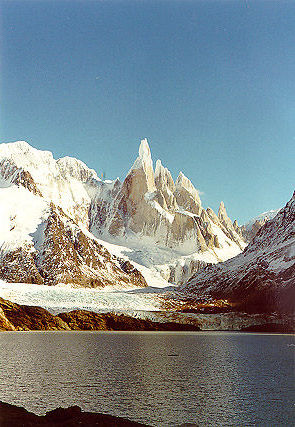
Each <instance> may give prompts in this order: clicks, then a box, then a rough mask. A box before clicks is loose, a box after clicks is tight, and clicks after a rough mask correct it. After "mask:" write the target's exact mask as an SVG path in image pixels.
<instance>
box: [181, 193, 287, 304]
mask: <svg viewBox="0 0 295 427" xmlns="http://www.w3.org/2000/svg"><path fill="white" fill-rule="evenodd" d="M294 248H295V193H294V194H293V197H292V198H291V200H290V201H289V202H288V203H287V205H286V206H285V207H284V208H283V209H281V210H280V211H279V213H278V214H277V215H276V216H275V218H274V219H272V220H270V221H268V222H266V223H265V224H264V225H263V226H262V227H261V228H260V230H259V231H258V233H257V234H256V236H255V237H254V239H253V240H252V241H251V242H250V244H249V245H248V246H247V247H246V249H245V250H244V251H243V253H241V254H240V255H237V256H236V257H234V258H232V259H230V260H228V261H226V262H224V263H219V264H216V265H214V266H213V265H212V266H208V267H206V268H205V269H204V270H203V271H202V272H199V273H197V274H195V275H194V276H193V277H192V278H191V279H190V280H189V281H188V282H187V283H186V284H185V285H184V286H183V287H182V289H181V295H182V296H184V297H188V298H189V297H197V298H205V299H206V298H216V299H221V298H222V299H227V300H228V301H231V302H232V303H235V304H236V305H237V307H240V309H246V310H253V311H279V312H280V311H287V312H294V309H295V306H294V301H295V251H294Z"/></svg>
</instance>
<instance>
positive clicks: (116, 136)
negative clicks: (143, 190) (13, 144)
mask: <svg viewBox="0 0 295 427" xmlns="http://www.w3.org/2000/svg"><path fill="white" fill-rule="evenodd" d="M0 8H1V31H0V39H1V40H0V42H1V82H0V84H1V117H0V118H1V125H0V138H1V142H8V141H15V140H26V141H27V142H29V143H30V144H31V145H33V146H35V147H36V148H39V149H47V150H50V151H52V152H53V154H54V156H55V157H56V158H58V157H61V156H64V155H71V156H74V157H78V158H79V159H81V160H83V161H84V162H85V163H86V164H87V165H88V166H90V167H92V168H94V169H95V170H96V171H97V172H98V173H102V172H104V173H105V174H106V177H107V178H109V179H112V178H116V177H117V176H119V177H120V178H121V179H123V178H124V176H125V174H126V173H127V172H128V170H129V168H130V166H131V164H132V163H133V161H134V160H135V158H136V156H137V150H138V145H139V142H140V139H142V138H144V137H147V138H148V140H149V143H150V147H151V150H152V155H153V159H154V161H156V160H157V158H160V159H161V160H162V163H163V164H164V165H165V166H166V167H168V168H169V169H170V171H171V172H172V175H173V177H174V178H176V177H177V175H178V172H179V171H180V170H181V171H182V172H183V173H184V174H185V175H187V176H188V177H189V178H190V179H191V181H192V182H193V183H194V185H195V186H196V187H197V188H198V189H200V190H201V191H202V192H203V193H204V194H203V195H202V197H201V198H202V201H203V205H204V206H205V207H206V206H211V207H212V208H213V209H214V210H217V209H218V205H219V202H220V200H223V201H224V203H225V205H226V207H227V210H228V213H229V215H230V216H231V218H232V219H235V218H237V219H238V221H239V223H243V222H244V221H246V220H247V219H249V218H251V217H253V216H255V215H257V214H259V213H261V212H263V211H266V210H269V209H275V208H279V207H281V206H283V205H284V204H285V203H286V202H287V200H288V199H289V198H290V197H291V194H292V192H293V189H294V181H295V180H294V176H295V174H294V159H295V148H294V147H295V25H294V22H295V2H293V1H283V0H281V1H271V0H268V1H260V0H256V1H254V0H252V1H251V0H247V1H246V0H245V1H244V0H240V1H239V0H232V1H222V0H218V1H205V0H204V1H198V0H194V1H188V0H179V1H177V0H172V1H169V0H146V1H144V0H142V1H140V0H138V1H132V0H122V1H112V0H109V1H95V0H92V1H87V0H83V1H82V0H81V1H71V0H56V1H54V0H50V1H46V0H39V1H38V0H35V1H30V0H22V1H17V0H9V1H1V0H0Z"/></svg>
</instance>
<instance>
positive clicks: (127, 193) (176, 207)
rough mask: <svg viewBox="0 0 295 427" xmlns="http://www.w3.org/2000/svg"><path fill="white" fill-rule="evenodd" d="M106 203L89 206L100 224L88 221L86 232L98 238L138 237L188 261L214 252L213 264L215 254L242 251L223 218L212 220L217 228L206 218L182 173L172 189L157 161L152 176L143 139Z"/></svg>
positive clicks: (106, 198)
mask: <svg viewBox="0 0 295 427" xmlns="http://www.w3.org/2000/svg"><path fill="white" fill-rule="evenodd" d="M108 199H109V195H108V196H106V197H104V202H103V203H102V202H101V198H98V200H97V203H96V204H95V202H93V203H92V206H91V214H90V216H91V217H96V218H97V217H99V218H100V219H101V218H103V221H100V220H96V221H93V220H91V223H90V230H91V232H92V233H93V234H94V235H96V236H103V238H107V237H108V236H111V237H113V241H114V240H115V241H116V239H119V240H118V241H120V242H124V239H125V240H127V241H128V240H132V239H134V238H135V239H136V238H138V237H139V238H141V239H142V238H147V239H150V240H151V239H152V240H153V241H154V242H156V243H157V244H159V245H161V246H162V247H167V248H170V249H175V250H177V251H180V252H181V253H183V254H186V255H187V254H192V253H195V252H205V251H208V250H213V252H212V254H213V253H214V256H215V259H218V255H217V254H216V253H215V252H214V249H215V248H217V249H225V251H224V252H226V250H227V249H228V247H231V248H232V249H233V248H234V250H235V251H236V253H238V252H239V251H240V250H241V249H242V248H243V247H244V246H245V243H244V241H243V238H242V237H241V236H240V235H239V234H238V233H237V232H236V231H235V229H234V228H233V225H232V223H231V221H230V219H229V218H228V217H227V216H226V215H224V216H221V220H219V219H218V217H217V216H216V215H215V214H214V215H215V217H216V220H215V218H214V220H215V222H214V220H212V218H210V216H209V215H208V213H207V212H206V210H205V209H204V208H203V207H202V205H201V200H200V197H199V194H198V191H197V190H196V188H195V187H194V186H193V184H192V183H191V181H190V180H189V179H188V178H187V177H185V176H184V175H183V173H182V172H180V173H179V176H178V178H177V180H176V182H175V183H174V181H173V179H172V176H171V173H170V172H169V170H168V169H167V168H165V167H164V166H163V165H162V163H161V161H160V160H157V162H156V167H155V171H154V170H153V162H152V158H151V152H150V149H149V146H148V143H147V140H146V139H144V140H143V141H141V145H140V148H139V156H138V158H137V159H136V161H135V162H134V164H133V166H132V168H131V169H130V171H129V173H128V174H127V176H126V178H125V180H124V182H123V184H122V185H121V186H120V185H119V184H117V186H116V191H115V192H114V193H113V200H111V201H108ZM210 212H212V213H213V211H212V210H210ZM225 219H226V221H225ZM222 221H223V222H222ZM214 225H216V227H218V229H217V230H216V229H215V230H214ZM217 234H219V236H221V241H219V238H218V236H217ZM107 235H108V236H107ZM219 252H220V253H221V252H222V251H219ZM221 257H222V256H221Z"/></svg>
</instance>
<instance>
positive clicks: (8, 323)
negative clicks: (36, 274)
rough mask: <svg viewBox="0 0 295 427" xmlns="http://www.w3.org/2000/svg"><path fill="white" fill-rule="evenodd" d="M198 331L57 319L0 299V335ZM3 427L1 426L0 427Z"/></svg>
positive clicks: (102, 317)
mask: <svg viewBox="0 0 295 427" xmlns="http://www.w3.org/2000/svg"><path fill="white" fill-rule="evenodd" d="M1 330H2V331H40V330H41V331H42V330H43V331H44V330H46V331H56V330H60V331H199V330H200V328H199V327H198V326H196V325H189V324H181V323H176V322H153V321H151V320H148V319H136V318H134V317H131V316H126V315H124V314H121V315H117V314H114V313H106V314H98V313H94V312H92V311H87V310H74V311H71V312H69V313H61V314H59V315H57V316H54V315H53V314H51V313H49V311H47V310H45V309H44V308H41V307H32V306H28V305H19V304H15V303H13V302H10V301H7V300H4V299H2V298H0V331H1ZM0 425H1V424H0Z"/></svg>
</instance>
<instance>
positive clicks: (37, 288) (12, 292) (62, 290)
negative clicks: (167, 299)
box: [0, 281, 164, 314]
mask: <svg viewBox="0 0 295 427" xmlns="http://www.w3.org/2000/svg"><path fill="white" fill-rule="evenodd" d="M163 291H164V289H159V288H151V287H150V288H145V289H140V290H138V288H134V289H129V290H126V289H123V288H121V287H118V288H116V289H114V287H113V286H112V287H106V288H103V289H97V288H96V289H90V288H79V287H73V286H71V285H62V284H61V285H57V286H45V285H33V284H26V283H6V282H3V281H0V297H2V298H4V299H7V300H9V301H12V302H15V303H17V304H24V305H35V306H39V307H43V308H45V309H46V310H48V311H50V312H51V313H53V314H58V313H61V312H65V311H71V310H77V309H81V310H90V311H94V312H101V313H106V312H109V311H112V312H123V313H124V312H126V313H127V312H128V313H129V314H130V313H131V312H134V311H135V312H136V311H159V310H161V300H160V298H159V296H158V295H159V294H161V292H163Z"/></svg>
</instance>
